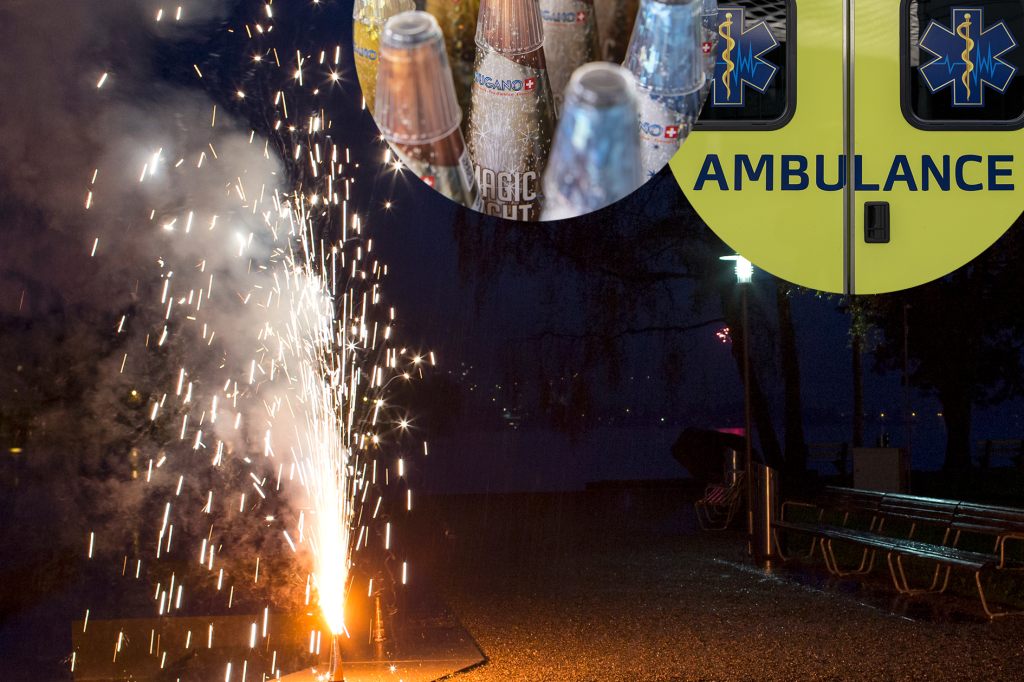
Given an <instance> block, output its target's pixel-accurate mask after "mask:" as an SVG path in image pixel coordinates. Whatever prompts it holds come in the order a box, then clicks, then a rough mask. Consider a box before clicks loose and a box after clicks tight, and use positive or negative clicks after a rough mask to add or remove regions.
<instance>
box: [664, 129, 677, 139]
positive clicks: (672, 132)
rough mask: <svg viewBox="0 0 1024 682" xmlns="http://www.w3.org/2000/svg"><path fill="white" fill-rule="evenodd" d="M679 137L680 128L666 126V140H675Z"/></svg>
mask: <svg viewBox="0 0 1024 682" xmlns="http://www.w3.org/2000/svg"><path fill="white" fill-rule="evenodd" d="M677 137H679V126H665V138H666V139H668V140H674V139H676V138H677Z"/></svg>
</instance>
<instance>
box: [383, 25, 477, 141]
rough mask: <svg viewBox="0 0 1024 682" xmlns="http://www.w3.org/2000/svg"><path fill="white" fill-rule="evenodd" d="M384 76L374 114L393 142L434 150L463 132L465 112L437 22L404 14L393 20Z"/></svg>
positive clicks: (385, 37)
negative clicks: (432, 144) (429, 146)
mask: <svg viewBox="0 0 1024 682" xmlns="http://www.w3.org/2000/svg"><path fill="white" fill-rule="evenodd" d="M378 70H379V75H378V79H377V102H376V107H375V111H374V114H375V117H376V119H377V125H378V126H379V127H380V130H381V132H382V133H383V134H384V137H386V138H387V139H388V140H389V141H390V142H397V143H399V144H428V143H430V142H434V141H436V140H439V139H442V138H444V137H445V136H447V135H449V134H451V133H452V132H453V131H454V130H456V129H457V128H458V127H459V123H461V121H462V109H460V108H459V103H458V100H457V99H456V97H455V84H454V83H453V81H452V72H451V69H449V68H448V56H447V53H446V52H445V46H444V37H443V35H442V33H441V27H440V26H438V24H437V21H436V20H435V19H434V17H432V16H431V15H429V14H427V13H426V12H402V13H401V14H398V15H395V16H393V17H391V18H390V19H388V21H387V23H386V24H385V25H384V33H383V35H382V36H381V41H380V64H379V66H378Z"/></svg>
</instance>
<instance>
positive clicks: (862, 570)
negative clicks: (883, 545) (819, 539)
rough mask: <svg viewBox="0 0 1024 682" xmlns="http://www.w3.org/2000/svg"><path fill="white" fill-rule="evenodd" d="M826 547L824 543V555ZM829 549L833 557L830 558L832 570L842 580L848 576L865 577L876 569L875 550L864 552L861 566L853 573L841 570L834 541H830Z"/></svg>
mask: <svg viewBox="0 0 1024 682" xmlns="http://www.w3.org/2000/svg"><path fill="white" fill-rule="evenodd" d="M825 546H826V544H825V543H822V552H823V553H824V551H825ZM827 547H828V554H829V555H831V556H830V560H831V563H832V569H831V570H832V572H833V573H835V574H836V575H837V576H839V577H840V578H842V577H843V576H847V575H865V574H867V573H870V572H871V569H872V568H874V565H875V550H873V549H865V550H864V554H863V555H862V556H861V558H860V565H859V566H857V568H855V569H854V570H852V571H844V570H842V569H840V568H839V562H838V561H836V552H835V550H834V549H833V548H832V541H831V540H829V541H828V543H827ZM869 555H870V557H869ZM869 558H870V561H869Z"/></svg>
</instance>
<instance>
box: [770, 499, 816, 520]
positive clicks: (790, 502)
mask: <svg viewBox="0 0 1024 682" xmlns="http://www.w3.org/2000/svg"><path fill="white" fill-rule="evenodd" d="M787 507H803V508H804V509H818V505H816V504H813V503H811V502H796V501H794V500H786V501H785V502H783V503H782V509H781V510H780V514H779V516H780V518H781V519H782V520H783V521H785V520H786V508H787ZM818 516H819V517H820V516H821V514H820V512H819V514H818Z"/></svg>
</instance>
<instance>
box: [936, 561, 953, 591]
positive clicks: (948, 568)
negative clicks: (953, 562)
mask: <svg viewBox="0 0 1024 682" xmlns="http://www.w3.org/2000/svg"><path fill="white" fill-rule="evenodd" d="M952 570H953V567H952V566H946V577H945V578H943V580H942V587H940V588H939V594H942V593H943V592H945V591H946V588H947V587H949V573H950V571H952Z"/></svg>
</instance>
